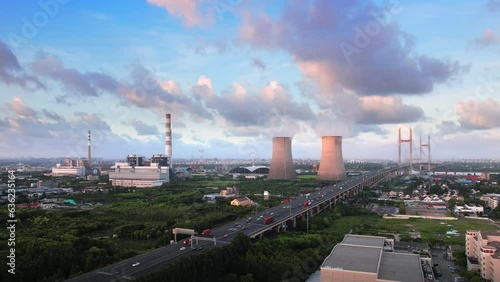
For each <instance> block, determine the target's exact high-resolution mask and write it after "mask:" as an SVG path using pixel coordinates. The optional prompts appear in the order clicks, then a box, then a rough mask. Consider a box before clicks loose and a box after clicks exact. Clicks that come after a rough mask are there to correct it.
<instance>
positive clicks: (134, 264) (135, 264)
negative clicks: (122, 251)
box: [132, 262, 141, 267]
mask: <svg viewBox="0 0 500 282" xmlns="http://www.w3.org/2000/svg"><path fill="white" fill-rule="evenodd" d="M139 264H141V263H140V262H136V263H133V264H132V266H133V267H136V266H139Z"/></svg>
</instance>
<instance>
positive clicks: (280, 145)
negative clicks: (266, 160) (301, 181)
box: [267, 137, 297, 180]
mask: <svg viewBox="0 0 500 282" xmlns="http://www.w3.org/2000/svg"><path fill="white" fill-rule="evenodd" d="M267 178H268V179H285V180H294V179H297V176H296V175H295V169H294V168H293V159H292V138H291V137H274V138H273V156H272V159H271V167H270V168H269V176H268V177H267Z"/></svg>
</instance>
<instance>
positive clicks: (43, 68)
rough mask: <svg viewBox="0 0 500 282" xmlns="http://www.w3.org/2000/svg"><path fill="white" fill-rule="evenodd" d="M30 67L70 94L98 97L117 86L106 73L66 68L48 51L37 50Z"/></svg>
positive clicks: (114, 89)
mask: <svg viewBox="0 0 500 282" xmlns="http://www.w3.org/2000/svg"><path fill="white" fill-rule="evenodd" d="M31 67H32V69H33V71H34V72H35V73H37V74H39V75H41V76H45V77H48V78H51V79H53V80H55V81H58V82H60V83H61V84H62V85H63V86H64V88H65V89H66V90H67V91H69V92H70V94H78V95H81V96H90V97H98V96H100V95H101V94H102V93H103V92H110V93H112V92H114V91H116V89H117V87H118V82H117V81H116V80H115V79H114V78H112V77H111V76H109V75H107V74H104V73H98V72H86V73H82V72H80V71H79V70H76V69H70V68H66V67H65V66H64V64H63V62H62V61H61V60H59V59H58V58H57V57H55V56H54V55H52V54H49V53H44V52H39V53H38V54H37V56H36V58H35V60H34V61H33V62H32V63H31Z"/></svg>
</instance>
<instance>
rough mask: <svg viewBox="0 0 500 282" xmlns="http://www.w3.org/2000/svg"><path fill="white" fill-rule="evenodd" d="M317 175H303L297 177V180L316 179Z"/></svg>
mask: <svg viewBox="0 0 500 282" xmlns="http://www.w3.org/2000/svg"><path fill="white" fill-rule="evenodd" d="M316 176H317V175H316V174H303V175H297V178H299V179H316Z"/></svg>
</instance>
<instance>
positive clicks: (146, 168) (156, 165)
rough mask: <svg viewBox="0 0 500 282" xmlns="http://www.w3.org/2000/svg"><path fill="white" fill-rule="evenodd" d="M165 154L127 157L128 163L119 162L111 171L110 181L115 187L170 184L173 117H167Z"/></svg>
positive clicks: (168, 115) (171, 174)
mask: <svg viewBox="0 0 500 282" xmlns="http://www.w3.org/2000/svg"><path fill="white" fill-rule="evenodd" d="M165 121H166V123H165V154H155V155H153V156H152V157H151V158H150V159H146V158H145V157H144V156H141V155H138V154H131V155H128V156H127V161H126V162H117V163H115V165H114V166H113V167H112V168H113V169H114V171H110V172H109V173H108V174H109V180H110V181H111V183H112V185H113V186H123V187H137V188H146V187H157V186H161V185H162V184H163V183H166V182H170V177H171V176H173V175H174V173H173V172H172V129H171V126H172V124H171V115H170V114H166V115H165Z"/></svg>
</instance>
